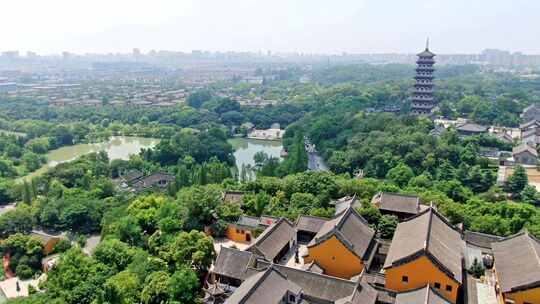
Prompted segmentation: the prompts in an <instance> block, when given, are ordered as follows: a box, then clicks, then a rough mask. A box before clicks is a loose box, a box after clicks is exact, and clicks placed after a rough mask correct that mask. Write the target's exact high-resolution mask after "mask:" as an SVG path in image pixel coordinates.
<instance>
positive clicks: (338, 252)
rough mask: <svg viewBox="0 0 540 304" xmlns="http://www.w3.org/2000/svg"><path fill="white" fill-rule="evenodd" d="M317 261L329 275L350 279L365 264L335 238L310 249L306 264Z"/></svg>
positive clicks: (360, 270) (305, 258)
mask: <svg viewBox="0 0 540 304" xmlns="http://www.w3.org/2000/svg"><path fill="white" fill-rule="evenodd" d="M312 261H316V262H317V264H319V265H320V266H321V267H322V268H323V269H324V273H325V274H327V275H331V276H335V277H340V278H344V279H350V278H351V277H353V276H355V275H357V274H359V273H360V272H362V269H364V263H363V262H362V260H360V259H359V258H358V257H357V256H356V255H354V254H353V253H352V252H350V251H349V249H347V247H345V245H343V244H342V243H341V241H339V240H338V239H337V238H336V237H335V236H333V237H331V238H330V239H328V240H326V241H324V242H323V243H321V244H319V245H316V246H313V247H309V248H308V256H306V257H304V263H306V264H307V263H311V262H312Z"/></svg>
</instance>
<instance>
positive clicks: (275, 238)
mask: <svg viewBox="0 0 540 304" xmlns="http://www.w3.org/2000/svg"><path fill="white" fill-rule="evenodd" d="M295 236H296V230H295V229H294V226H293V224H292V223H291V222H289V220H287V219H285V218H281V219H279V220H278V221H277V222H275V223H274V224H272V225H271V226H270V227H268V228H266V230H264V232H263V233H261V235H259V236H258V237H257V238H256V239H255V241H254V243H253V244H252V245H251V246H249V248H248V249H247V250H249V251H251V252H253V253H257V254H262V255H263V257H264V258H265V259H267V260H268V261H272V260H274V258H276V256H277V255H278V253H279V252H280V251H281V249H282V248H283V247H285V246H286V245H287V244H288V243H290V242H291V241H292V240H293V239H295Z"/></svg>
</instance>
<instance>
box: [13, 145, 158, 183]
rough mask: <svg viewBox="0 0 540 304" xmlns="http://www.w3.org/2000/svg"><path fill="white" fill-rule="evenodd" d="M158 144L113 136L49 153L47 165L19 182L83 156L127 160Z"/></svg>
mask: <svg viewBox="0 0 540 304" xmlns="http://www.w3.org/2000/svg"><path fill="white" fill-rule="evenodd" d="M158 143H159V139H157V138H145V137H131V136H113V137H111V138H110V139H109V140H108V141H106V142H101V143H92V144H77V145H73V146H66V147H62V148H59V149H56V150H51V151H49V153H47V163H46V164H45V165H43V166H42V167H41V168H39V169H38V170H36V171H34V172H32V173H30V174H28V175H27V176H24V177H21V178H20V179H19V180H23V179H31V178H33V177H36V176H39V175H41V174H43V173H45V172H47V170H49V169H50V168H54V167H55V166H57V165H58V164H61V163H66V162H70V161H73V160H76V159H77V158H79V157H81V156H82V155H85V154H89V153H93V152H99V151H105V152H107V154H108V155H109V159H111V160H113V159H124V160H127V159H129V156H130V155H133V154H138V153H139V152H140V151H141V149H143V148H144V149H146V148H151V147H154V146H155V145H157V144H158Z"/></svg>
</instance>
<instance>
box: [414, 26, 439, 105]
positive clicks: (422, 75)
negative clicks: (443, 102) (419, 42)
mask: <svg viewBox="0 0 540 304" xmlns="http://www.w3.org/2000/svg"><path fill="white" fill-rule="evenodd" d="M417 56H418V59H417V61H416V76H415V77H414V78H415V80H416V83H415V85H414V89H413V93H412V96H411V113H412V114H413V115H428V116H429V115H431V114H432V113H433V110H434V109H435V107H436V106H437V101H436V100H435V97H434V94H433V93H434V90H435V85H434V83H433V79H434V77H433V72H434V71H435V69H434V68H433V65H434V64H435V54H433V53H432V52H430V51H429V37H428V38H427V39H426V49H425V50H424V51H423V52H421V53H419V54H418V55H417Z"/></svg>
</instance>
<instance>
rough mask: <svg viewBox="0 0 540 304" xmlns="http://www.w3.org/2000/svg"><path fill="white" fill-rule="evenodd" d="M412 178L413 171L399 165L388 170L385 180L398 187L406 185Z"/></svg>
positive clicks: (402, 164) (403, 165)
mask: <svg viewBox="0 0 540 304" xmlns="http://www.w3.org/2000/svg"><path fill="white" fill-rule="evenodd" d="M413 177H414V172H413V170H412V169H411V168H410V167H409V166H407V165H405V164H404V163H399V164H398V165H397V166H395V167H394V168H392V169H390V170H389V171H388V173H387V174H386V178H387V179H389V180H390V181H392V182H393V183H395V184H396V185H398V186H400V187H404V186H405V185H407V184H408V183H409V181H410V180H411V179H412V178H413Z"/></svg>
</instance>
